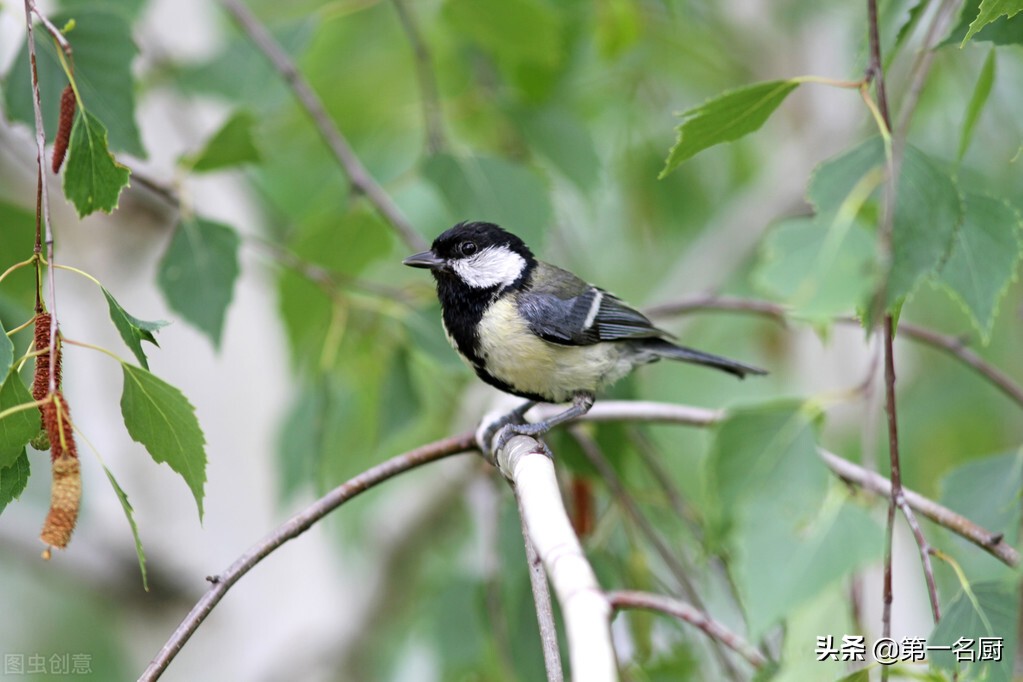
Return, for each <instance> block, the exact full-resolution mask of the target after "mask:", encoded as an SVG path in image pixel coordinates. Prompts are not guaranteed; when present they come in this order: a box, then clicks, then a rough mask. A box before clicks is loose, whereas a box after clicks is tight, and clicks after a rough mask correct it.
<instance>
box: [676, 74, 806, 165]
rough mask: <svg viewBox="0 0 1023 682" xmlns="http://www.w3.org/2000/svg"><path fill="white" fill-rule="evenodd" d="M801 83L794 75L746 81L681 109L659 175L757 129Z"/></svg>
mask: <svg viewBox="0 0 1023 682" xmlns="http://www.w3.org/2000/svg"><path fill="white" fill-rule="evenodd" d="M799 83H800V81H799V80H797V79H791V80H779V81H766V82H764V83H756V84H754V85H747V86H746V87H742V88H739V89H737V90H731V91H729V92H726V93H724V94H722V95H718V96H717V97H715V98H713V99H711V100H708V101H706V102H704V103H703V104H701V105H700V106H698V107H695V108H693V109H689V110H688V111H684V112H682V114H681V117H682V119H683V122H682V124H681V125H679V126H678V141H677V142H676V143H675V146H674V147H672V148H671V152H669V154H668V158H667V160H666V161H665V162H664V170H662V171H661V174H660V176H659V177H661V178H663V177H664V176H666V175H667V174H668V173H670V172H671V171H673V170H675V169H676V168H678V166H679V165H680V164H681V163H682V162H683V161H685V160H686V159H688V158H690V157H692V156H694V155H695V154H697V153H698V152H701V151H703V150H704V149H706V148H708V147H712V146H714V145H716V144H721V143H722V142H732V141H733V140H738V139H739V138H740V137H743V136H745V135H748V134H750V133H752V132H754V131H755V130H758V129H759V128H760V126H762V125H764V123H765V122H766V121H767V119H768V118H769V117H770V116H771V114H773V113H774V110H775V109H777V108H778V106H779V105H781V103H782V102H784V101H785V98H786V97H788V96H789V93H791V92H792V91H793V90H795V89H796V87H797V86H798V85H799Z"/></svg>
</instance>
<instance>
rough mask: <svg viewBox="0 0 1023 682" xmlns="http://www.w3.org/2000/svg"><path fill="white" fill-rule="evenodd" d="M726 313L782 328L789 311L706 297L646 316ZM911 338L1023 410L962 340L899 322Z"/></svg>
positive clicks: (1022, 398)
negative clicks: (976, 376) (954, 361)
mask: <svg viewBox="0 0 1023 682" xmlns="http://www.w3.org/2000/svg"><path fill="white" fill-rule="evenodd" d="M701 310H706V311H713V310H720V311H727V312H739V313H748V314H752V315H760V316H763V317H767V318H769V319H772V320H776V321H777V322H779V323H781V324H786V322H787V320H788V311H787V310H786V308H785V306H783V305H779V304H777V303H772V302H770V301H761V300H757V299H751V298H736V297H732V296H717V295H713V294H703V295H698V296H692V297H689V298H683V299H679V300H678V301H672V302H669V303H661V304H659V305H655V306H652V307H650V308H647V310H646V312H647V314H649V315H650V316H652V317H667V316H670V315H684V314H687V313H691V312H695V311H701ZM835 322H837V323H839V324H845V325H853V326H857V327H858V326H860V324H861V322H860V321H859V320H858V319H856V318H855V317H837V318H835ZM902 336H905V337H908V338H910V339H912V340H913V341H917V342H919V343H923V344H926V345H928V346H931V347H933V348H936V349H938V350H940V351H943V352H945V353H948V354H949V355H951V356H953V357H955V358H956V359H958V360H959V361H960V362H962V363H963V364H965V365H967V366H968V367H970V368H971V369H973V370H974V371H976V372H977V373H978V374H980V375H981V376H983V377H984V378H985V379H987V380H988V381H990V382H991V383H992V384H994V385H995V386H996V387H997V388H998V389H999V390H1000V391H1002V393H1004V394H1005V395H1006V396H1008V397H1009V398H1011V399H1012V400H1013V401H1015V402H1016V403H1017V404H1018V405H1019V406H1020V407H1023V388H1020V387H1019V386H1018V385H1016V384H1015V383H1013V381H1012V379H1010V378H1009V376H1008V375H1006V374H1005V373H1004V372H1002V371H1001V370H1000V369H998V368H997V367H995V366H994V365H992V364H991V363H989V362H987V361H986V360H984V359H983V358H981V357H980V356H979V355H977V354H976V353H974V352H973V351H971V350H970V349H969V348H967V347H966V343H965V341H964V340H963V338H962V337H959V336H950V335H947V334H941V333H939V332H936V331H932V330H930V329H927V328H926V327H921V326H920V325H916V324H913V323H911V322H904V321H901V320H900V321H899V337H902Z"/></svg>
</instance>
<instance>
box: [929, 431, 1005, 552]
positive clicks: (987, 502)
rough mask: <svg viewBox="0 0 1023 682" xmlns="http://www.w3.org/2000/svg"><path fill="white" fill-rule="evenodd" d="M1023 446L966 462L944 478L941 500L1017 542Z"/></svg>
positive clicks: (989, 528) (976, 521) (987, 527)
mask: <svg viewBox="0 0 1023 682" xmlns="http://www.w3.org/2000/svg"><path fill="white" fill-rule="evenodd" d="M1021 493H1023V450H1015V451H1013V452H1009V453H1006V454H1001V455H995V456H992V457H983V458H981V459H975V460H971V461H969V462H966V463H965V464H962V465H960V466H958V467H956V468H955V469H953V470H952V471H950V472H948V474H946V475H945V478H944V479H942V481H941V503H942V504H944V505H945V506H947V507H948V508H949V509H953V510H955V511H957V512H959V513H960V514H963V515H964V516H966V518H968V519H970V520H971V521H973V522H974V523H976V524H978V525H980V526H982V527H984V528H986V529H987V530H989V531H991V532H992V533H1003V534H1004V535H1005V541H1006V542H1008V543H1009V544H1010V545H1015V544H1016V539H1017V537H1018V536H1019V522H1020V515H1021V513H1023V497H1021Z"/></svg>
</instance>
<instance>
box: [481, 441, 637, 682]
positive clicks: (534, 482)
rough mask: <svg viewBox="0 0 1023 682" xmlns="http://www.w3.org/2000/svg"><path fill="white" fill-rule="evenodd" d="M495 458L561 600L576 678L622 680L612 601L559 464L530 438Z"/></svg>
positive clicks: (512, 444) (507, 447) (607, 681)
mask: <svg viewBox="0 0 1023 682" xmlns="http://www.w3.org/2000/svg"><path fill="white" fill-rule="evenodd" d="M495 456H496V462H497V466H498V468H499V469H500V471H501V473H502V474H504V476H505V478H507V479H508V480H509V481H511V483H512V485H514V486H515V493H516V495H517V496H518V498H519V502H520V505H521V509H522V519H523V522H524V523H525V526H526V528H527V530H528V531H529V538H530V540H532V542H533V545H534V546H535V547H536V551H537V553H538V554H539V555H540V559H541V560H542V561H543V565H544V567H545V568H546V569H547V575H548V576H549V577H550V580H551V584H552V585H553V587H554V592H555V594H556V595H557V596H558V602H559V603H560V604H561V615H562V618H563V620H564V623H565V634H566V635H567V638H568V656H569V662H570V664H571V670H572V678H573V679H575V680H586V682H614V681H616V680H618V664H617V662H616V660H615V652H614V647H613V646H612V643H611V604H610V603H609V602H608V600H607V598H606V597H605V596H604V593H603V591H601V589H600V585H599V584H598V583H597V577H596V575H595V574H594V573H593V569H592V568H591V567H590V564H589V562H588V561H587V560H586V556H585V555H584V554H583V549H582V546H580V544H579V539H578V538H577V537H576V536H575V532H574V531H573V530H572V524H571V522H570V521H569V520H568V514H567V513H566V511H565V505H564V502H563V501H562V499H561V492H560V490H559V489H558V479H557V477H556V476H555V474H554V462H553V461H551V458H550V457H549V456H548V455H547V454H546V451H545V450H544V446H543V444H541V443H540V442H539V441H537V440H535V439H533V438H529V437H527V436H515V437H513V438H511V439H510V440H509V441H508V443H507V444H506V445H505V446H504V447H503V448H501V449H500V450H499V451H497V452H496V453H495Z"/></svg>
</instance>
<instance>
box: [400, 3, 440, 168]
mask: <svg viewBox="0 0 1023 682" xmlns="http://www.w3.org/2000/svg"><path fill="white" fill-rule="evenodd" d="M392 1H393V3H394V9H395V10H396V11H397V12H398V19H399V20H400V21H401V27H402V28H403V29H404V30H405V35H407V36H408V40H409V43H411V45H412V52H413V54H414V55H415V62H416V77H417V78H418V79H419V89H420V91H421V94H420V96H421V99H422V102H423V124H424V125H425V127H426V151H427V152H428V153H430V154H436V153H437V152H439V151H441V150H442V149H444V119H443V117H442V116H441V108H440V95H439V94H438V92H437V78H436V76H435V75H434V73H433V66H432V63H433V60H432V59H431V58H430V51H429V49H427V47H426V42H425V41H423V36H422V35H421V34H420V32H419V27H418V26H417V25H416V22H415V19H414V18H413V17H412V13H411V11H410V10H409V7H408V5H406V4H405V0H392Z"/></svg>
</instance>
